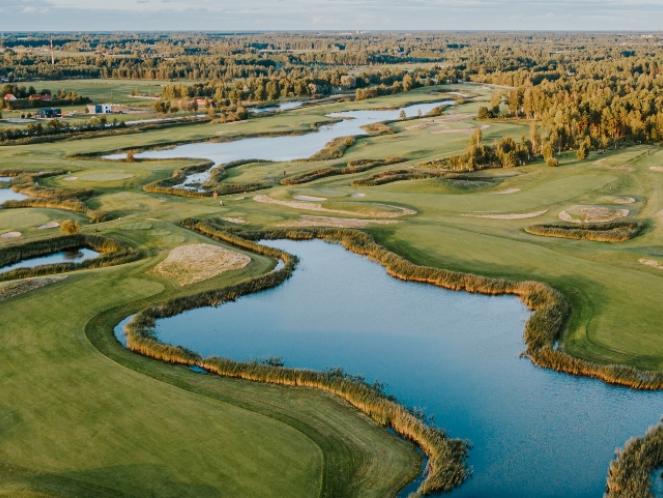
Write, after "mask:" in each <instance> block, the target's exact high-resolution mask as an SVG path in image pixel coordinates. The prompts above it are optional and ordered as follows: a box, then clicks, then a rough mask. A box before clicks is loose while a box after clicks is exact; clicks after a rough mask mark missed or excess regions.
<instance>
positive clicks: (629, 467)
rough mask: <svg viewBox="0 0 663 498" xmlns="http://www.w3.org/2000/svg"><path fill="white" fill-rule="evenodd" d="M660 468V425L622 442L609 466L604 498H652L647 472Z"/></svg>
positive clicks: (662, 460) (662, 445)
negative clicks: (641, 435)
mask: <svg viewBox="0 0 663 498" xmlns="http://www.w3.org/2000/svg"><path fill="white" fill-rule="evenodd" d="M661 465H663V424H661V423H659V424H657V425H655V426H654V427H652V428H651V429H649V431H647V433H646V434H645V435H644V436H643V437H640V438H633V439H630V440H628V441H627V442H626V445H625V446H624V449H622V450H618V451H617V456H616V458H615V459H614V460H613V461H612V462H611V463H610V468H609V470H608V480H607V483H606V492H605V495H604V498H654V494H653V493H652V491H651V478H650V476H651V473H652V472H654V471H655V470H656V469H658V468H659V467H661Z"/></svg>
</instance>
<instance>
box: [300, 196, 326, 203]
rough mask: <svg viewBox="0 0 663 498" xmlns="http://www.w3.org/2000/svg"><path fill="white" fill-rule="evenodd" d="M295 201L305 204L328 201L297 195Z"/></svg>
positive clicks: (323, 198) (321, 198)
mask: <svg viewBox="0 0 663 498" xmlns="http://www.w3.org/2000/svg"><path fill="white" fill-rule="evenodd" d="M293 199H295V200H296V201H303V202H324V201H326V200H327V198H326V197H315V196H313V195H295V196H293Z"/></svg>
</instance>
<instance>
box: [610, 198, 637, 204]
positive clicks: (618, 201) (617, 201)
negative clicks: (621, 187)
mask: <svg viewBox="0 0 663 498" xmlns="http://www.w3.org/2000/svg"><path fill="white" fill-rule="evenodd" d="M606 201H607V202H611V203H612V204H634V203H635V202H636V199H635V197H608V198H606Z"/></svg>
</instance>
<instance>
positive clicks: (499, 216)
mask: <svg viewBox="0 0 663 498" xmlns="http://www.w3.org/2000/svg"><path fill="white" fill-rule="evenodd" d="M547 212H548V210H547V209H544V210H543V211H530V212H529V213H488V214H466V215H464V216H471V217H473V218H488V219H491V220H526V219H528V218H536V217H537V216H541V215H542V214H546V213H547Z"/></svg>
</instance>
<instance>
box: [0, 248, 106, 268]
mask: <svg viewBox="0 0 663 498" xmlns="http://www.w3.org/2000/svg"><path fill="white" fill-rule="evenodd" d="M97 256H99V253H98V252H97V251H94V250H92V249H88V248H87V247H82V248H80V249H71V250H66V251H59V252H54V253H51V254H47V255H45V256H37V257H34V258H28V259H24V260H22V261H18V262H16V263H12V264H10V265H6V266H2V267H0V273H7V272H8V271H11V270H16V269H17V268H34V267H36V266H43V265H55V264H58V263H82V262H83V261H87V260H88V259H94V258H96V257H97Z"/></svg>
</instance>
